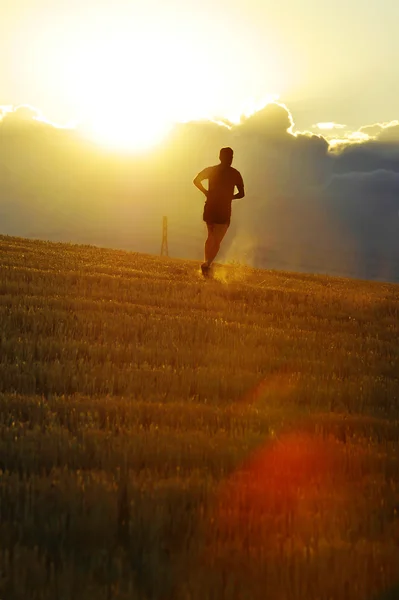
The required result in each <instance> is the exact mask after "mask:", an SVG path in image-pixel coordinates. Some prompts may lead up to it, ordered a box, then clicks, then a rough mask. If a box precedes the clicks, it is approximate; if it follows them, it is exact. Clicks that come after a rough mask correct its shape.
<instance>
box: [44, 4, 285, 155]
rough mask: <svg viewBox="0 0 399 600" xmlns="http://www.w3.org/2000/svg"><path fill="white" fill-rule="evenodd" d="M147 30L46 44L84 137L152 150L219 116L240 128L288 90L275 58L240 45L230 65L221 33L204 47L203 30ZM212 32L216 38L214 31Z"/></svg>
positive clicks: (172, 25)
mask: <svg viewBox="0 0 399 600" xmlns="http://www.w3.org/2000/svg"><path fill="white" fill-rule="evenodd" d="M105 25H107V26H105ZM146 25H147V23H146V20H145V19H144V20H143V22H142V23H140V22H137V21H135V22H134V23H132V21H129V20H127V22H126V24H125V25H121V22H120V21H119V22H118V23H117V26H116V27H111V26H109V24H104V23H101V22H97V23H93V24H92V26H91V27H90V30H89V31H88V30H85V31H84V32H82V35H81V36H76V37H75V39H74V43H73V45H69V46H68V47H66V46H62V45H60V44H59V42H58V43H57V40H55V39H54V38H53V39H51V40H49V39H48V40H47V41H48V43H49V44H51V46H52V47H53V48H54V49H55V55H54V56H53V58H52V60H53V61H56V62H57V65H58V72H59V73H60V75H59V78H60V80H59V82H58V83H59V84H60V85H62V87H63V89H64V90H65V95H64V100H65V101H66V102H67V103H68V104H69V105H70V106H72V107H73V112H74V115H76V116H77V118H76V120H77V121H78V122H79V124H80V127H81V129H82V130H84V131H85V133H86V134H87V135H88V136H89V137H90V138H92V139H94V140H96V141H98V142H99V143H101V144H104V145H106V146H108V147H113V148H116V149H128V150H134V151H142V150H146V149H149V148H151V147H152V146H154V145H155V144H157V143H159V142H160V141H161V140H162V139H163V138H164V137H165V136H166V135H167V133H168V131H169V130H170V128H171V127H172V126H173V124H174V123H176V122H183V121H187V120H193V119H200V118H212V117H214V116H215V115H217V116H219V117H221V116H223V117H225V118H228V119H230V120H233V121H234V120H235V119H236V118H237V117H238V116H239V115H241V114H244V113H245V114H247V115H248V112H249V111H248V106H257V105H258V104H259V102H258V99H260V98H264V97H265V95H267V97H268V98H271V97H275V94H274V92H275V91H278V92H279V93H280V91H281V87H284V86H283V83H284V78H285V77H286V73H285V71H284V69H280V68H279V65H278V61H277V60H276V58H275V56H274V55H273V52H272V51H270V53H269V58H267V56H266V57H265V55H264V54H263V56H262V57H260V56H259V59H258V58H257V57H256V58H254V57H253V56H250V53H251V52H252V50H251V49H248V48H244V49H242V48H240V47H238V46H236V45H234V44H233V45H232V46H231V49H230V48H229V60H226V56H225V55H224V54H223V52H221V51H220V41H221V39H222V36H221V35H220V32H219V35H215V34H213V35H209V36H208V37H207V39H206V43H205V44H204V35H203V31H201V27H198V29H197V30H196V29H192V28H188V27H187V28H186V27H184V23H183V24H182V22H179V24H178V26H177V24H176V22H174V21H173V19H172V17H171V16H165V18H162V19H158V20H157V21H156V22H155V21H152V22H151V28H150V29H149V28H148V27H147V26H146ZM207 28H208V30H209V34H212V24H210V25H209V24H208V25H207ZM48 35H50V34H48ZM51 35H53V34H51ZM225 35H228V34H226V33H223V36H225ZM223 42H224V45H225V46H226V40H223ZM260 58H262V61H263V63H262V68H263V69H265V70H266V72H267V78H266V79H265V80H264V81H263V83H262V89H260V88H259V90H254V89H253V87H252V88H251V86H250V85H249V82H250V80H251V79H253V78H255V76H256V73H257V72H259V62H258V60H259V61H260ZM265 83H266V85H267V86H268V87H269V90H268V89H266V90H265V87H264V86H265Z"/></svg>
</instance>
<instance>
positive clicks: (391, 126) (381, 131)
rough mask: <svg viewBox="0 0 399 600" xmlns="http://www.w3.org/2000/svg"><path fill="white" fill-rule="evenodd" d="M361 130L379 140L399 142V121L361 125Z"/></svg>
mask: <svg viewBox="0 0 399 600" xmlns="http://www.w3.org/2000/svg"><path fill="white" fill-rule="evenodd" d="M359 132H360V133H364V134H366V135H367V136H369V137H370V138H374V139H376V140H379V141H394V142H399V121H391V122H389V123H374V125H366V126H364V127H361V128H360V129H359Z"/></svg>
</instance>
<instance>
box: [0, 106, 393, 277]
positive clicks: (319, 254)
mask: <svg viewBox="0 0 399 600" xmlns="http://www.w3.org/2000/svg"><path fill="white" fill-rule="evenodd" d="M398 127H399V125H398V123H397V122H393V123H391V124H389V125H387V124H384V125H379V124H376V125H372V126H368V127H363V128H362V129H361V130H359V131H360V133H364V134H366V135H367V136H370V138H373V139H370V140H368V139H367V138H366V139H365V141H359V140H357V143H352V142H351V140H350V139H347V140H344V141H343V143H342V146H341V147H339V146H335V151H332V147H331V146H330V145H329V143H328V141H327V140H326V139H325V138H324V137H323V136H322V135H315V134H312V133H307V132H296V131H295V128H294V120H293V117H292V115H291V114H290V111H289V109H288V108H287V107H285V106H284V105H281V104H278V103H272V104H269V105H267V106H266V107H265V108H263V109H262V110H260V111H258V112H257V113H255V114H254V115H252V116H250V117H247V118H244V119H242V121H241V123H239V124H232V123H229V122H228V121H223V120H221V119H219V120H215V121H196V122H190V123H185V124H180V125H178V126H176V127H175V128H174V129H173V131H172V132H171V134H170V135H169V137H168V138H167V140H166V141H165V142H164V144H162V145H160V146H159V147H158V148H156V149H155V150H154V151H153V152H152V153H150V154H147V155H144V156H142V157H139V156H128V155H122V154H121V155H120V156H118V155H116V154H115V153H111V152H107V151H106V150H105V149H103V148H100V147H98V146H96V145H95V144H93V143H90V142H88V141H87V140H85V139H83V137H82V135H80V134H79V132H78V131H76V132H73V131H68V130H62V129H57V128H55V127H52V126H51V125H50V124H48V123H45V122H43V121H41V120H40V113H39V112H38V111H36V110H35V109H33V108H32V107H19V108H18V109H16V110H14V111H13V112H11V113H10V112H7V113H6V114H4V115H3V118H2V120H1V121H0V219H1V223H2V233H8V234H15V235H22V236H24V235H25V236H29V237H44V238H47V239H54V240H65V241H74V242H83V243H95V244H99V245H109V246H114V247H124V248H131V249H134V250H137V251H144V252H152V253H156V252H158V249H159V241H160V235H161V222H162V216H163V215H168V217H169V229H170V232H169V248H170V252H171V253H172V254H173V255H174V256H180V257H187V258H196V259H198V258H201V256H202V249H203V233H204V232H203V226H202V225H201V218H202V209H203V201H204V199H203V197H202V196H201V194H200V193H199V192H198V190H196V189H195V188H194V186H193V185H192V179H193V177H194V176H195V175H196V174H197V173H198V172H199V171H200V170H201V169H202V168H204V167H205V166H208V165H209V164H215V163H217V161H218V154H219V149H220V148H221V147H223V146H227V145H228V146H232V147H233V149H234V152H235V166H236V167H237V168H238V169H239V170H240V171H241V172H242V175H243V177H244V180H245V185H246V197H245V199H243V200H242V201H239V202H237V203H235V204H234V207H233V220H232V226H231V228H230V230H229V233H228V235H227V237H226V242H225V244H224V250H223V252H224V254H223V255H222V256H221V258H222V259H225V260H229V259H236V260H243V261H246V262H249V263H251V264H254V265H255V266H259V267H266V268H283V269H287V270H290V269H291V270H305V271H315V272H330V273H338V274H344V275H345V274H346V275H350V276H358V277H370V278H385V279H395V280H398V281H399V274H398V273H397V272H396V266H395V265H396V263H397V262H398V261H397V258H399V253H398V251H397V240H398V239H399V236H398V233H399V232H398V226H399V217H398V210H399V139H398V138H399V135H398Z"/></svg>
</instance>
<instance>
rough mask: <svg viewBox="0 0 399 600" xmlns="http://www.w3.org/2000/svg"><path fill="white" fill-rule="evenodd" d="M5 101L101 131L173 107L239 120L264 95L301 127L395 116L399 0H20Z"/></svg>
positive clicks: (171, 113)
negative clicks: (282, 105) (284, 108)
mask: <svg viewBox="0 0 399 600" xmlns="http://www.w3.org/2000/svg"><path fill="white" fill-rule="evenodd" d="M0 11H1V18H0V105H3V106H4V105H5V106H7V105H13V106H18V105H21V104H29V105H32V106H34V107H35V108H36V109H38V110H39V111H41V112H42V114H43V115H44V117H45V118H46V119H49V120H51V121H53V122H55V123H57V124H62V125H65V124H79V125H80V126H81V127H82V128H87V130H88V131H90V132H91V133H92V134H94V135H95V136H96V137H97V139H98V140H99V141H100V142H103V143H113V144H114V145H116V146H118V144H119V145H121V146H122V145H129V143H133V142H132V136H133V133H134V135H135V136H136V138H137V140H136V143H137V145H140V144H143V145H145V144H146V143H148V144H151V143H153V142H154V141H157V139H159V137H160V136H162V135H163V134H164V133H165V132H166V131H167V129H168V127H169V124H170V122H171V121H179V120H189V119H194V118H201V117H210V116H218V117H226V118H229V119H230V120H237V119H238V118H239V116H240V114H242V113H244V114H250V113H251V112H253V110H255V109H256V108H257V107H259V106H261V105H262V103H264V101H265V99H269V98H275V97H278V98H279V99H280V101H281V102H284V103H285V104H287V105H288V106H289V107H290V110H291V112H292V113H293V117H294V120H295V124H296V127H297V128H298V129H312V127H313V126H314V125H315V124H316V123H319V122H336V123H339V124H344V125H346V126H347V127H349V128H351V129H357V128H359V127H361V126H362V125H366V124H371V123H374V122H389V121H391V120H393V119H395V118H397V106H398V98H399V71H398V69H397V58H398V57H399V36H398V35H397V23H398V22H399V3H398V2H397V1H396V0H384V1H383V2H381V0H368V2H363V1H361V0H351V2H348V1H347V0H345V1H344V0H335V2H327V1H325V0H320V2H314V0H300V1H299V0H285V1H284V2H275V1H274V0H273V1H269V0H230V1H227V0H218V1H217V2H215V1H214V0H201V1H199V0H167V1H166V0H112V1H109V0H103V1H99V0H85V1H84V2H82V1H81V0H67V1H64V0H37V1H36V2H31V0H13V1H12V2H9V3H7V6H5V5H4V4H2V7H1V8H0Z"/></svg>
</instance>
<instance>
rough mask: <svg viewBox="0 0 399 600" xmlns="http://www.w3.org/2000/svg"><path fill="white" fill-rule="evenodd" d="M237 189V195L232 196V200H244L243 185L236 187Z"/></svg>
mask: <svg viewBox="0 0 399 600" xmlns="http://www.w3.org/2000/svg"><path fill="white" fill-rule="evenodd" d="M237 189H238V193H237V194H234V196H233V200H240V198H244V196H245V191H244V184H242V185H241V184H240V185H237Z"/></svg>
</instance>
